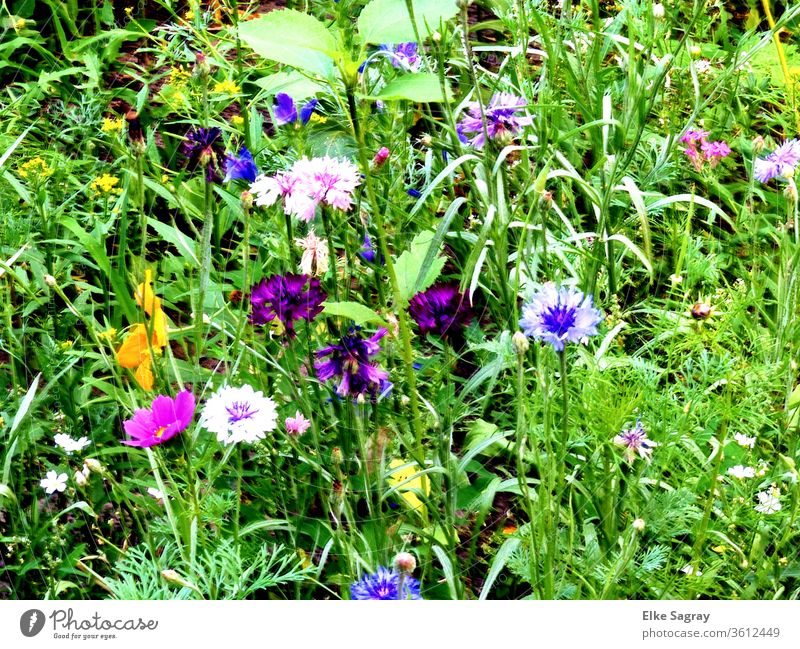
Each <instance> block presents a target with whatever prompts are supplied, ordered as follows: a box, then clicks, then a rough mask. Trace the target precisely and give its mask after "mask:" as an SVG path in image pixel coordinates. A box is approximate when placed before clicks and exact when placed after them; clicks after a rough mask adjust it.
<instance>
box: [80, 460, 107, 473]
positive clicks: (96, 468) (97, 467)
mask: <svg viewBox="0 0 800 649" xmlns="http://www.w3.org/2000/svg"><path fill="white" fill-rule="evenodd" d="M83 465H84V466H85V467H86V468H87V469H88V470H89V471H91V472H92V473H102V472H103V471H104V469H103V465H102V464H100V462H98V461H97V460H95V459H94V458H93V457H87V458H86V459H85V460H84V461H83Z"/></svg>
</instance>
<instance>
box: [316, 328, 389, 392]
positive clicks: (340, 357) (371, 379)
mask: <svg viewBox="0 0 800 649" xmlns="http://www.w3.org/2000/svg"><path fill="white" fill-rule="evenodd" d="M387 333H388V332H387V330H386V329H384V328H381V329H378V331H376V332H375V333H374V334H373V335H372V336H371V337H370V338H366V339H365V338H363V337H362V336H361V333H360V332H359V328H358V327H356V328H353V329H351V330H350V332H348V333H347V334H345V335H344V336H342V337H341V339H340V340H339V342H338V343H335V344H332V345H328V346H327V347H323V348H322V349H320V350H317V352H316V356H317V358H319V359H322V358H327V360H324V361H320V362H317V363H314V369H315V370H316V372H317V378H318V379H319V380H320V381H328V380H330V379H338V381H339V384H338V385H337V386H336V394H338V395H339V396H340V397H346V396H348V395H349V396H351V397H359V396H362V395H364V396H365V395H367V394H369V395H371V396H373V397H376V398H377V397H378V396H380V395H383V394H385V393H386V392H388V391H389V390H390V389H391V383H389V381H388V379H389V373H388V372H387V371H386V370H382V369H380V368H379V367H378V365H377V363H373V362H372V361H371V360H370V359H371V358H372V356H375V355H376V354H377V353H378V352H380V351H381V346H380V345H379V344H378V341H379V340H380V339H381V338H383V337H384V336H385V335H386V334H387Z"/></svg>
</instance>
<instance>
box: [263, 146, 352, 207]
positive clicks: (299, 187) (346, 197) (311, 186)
mask: <svg viewBox="0 0 800 649" xmlns="http://www.w3.org/2000/svg"><path fill="white" fill-rule="evenodd" d="M360 184H361V177H360V176H359V173H358V167H356V166H355V165H354V164H353V163H352V162H350V161H349V160H347V159H339V158H331V157H330V156H325V157H322V158H311V159H310V160H309V159H308V158H307V157H305V156H303V157H302V158H301V159H300V160H298V161H297V162H295V163H294V164H293V165H292V168H291V169H289V170H288V171H281V172H278V173H277V174H275V175H274V176H264V175H261V176H259V177H258V178H256V180H255V182H254V183H253V184H252V185H250V191H251V192H252V193H253V195H254V196H255V201H254V202H255V204H256V205H262V206H269V205H274V204H275V203H276V202H277V200H278V199H279V198H282V199H283V209H284V211H285V212H286V214H293V215H295V216H296V217H297V218H299V219H301V220H303V221H306V222H308V221H311V220H312V219H313V218H314V214H315V213H316V210H317V205H319V204H321V203H324V204H325V205H329V206H330V207H335V208H338V209H340V210H343V211H345V212H346V211H348V210H349V209H350V207H351V206H352V204H353V193H354V192H355V189H356V187H358V185H360Z"/></svg>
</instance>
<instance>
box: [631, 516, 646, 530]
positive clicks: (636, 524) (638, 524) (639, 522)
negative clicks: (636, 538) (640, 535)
mask: <svg viewBox="0 0 800 649" xmlns="http://www.w3.org/2000/svg"><path fill="white" fill-rule="evenodd" d="M644 526H645V523H644V519H643V518H637V519H636V520H635V521H633V529H635V530H636V531H637V532H643V531H644Z"/></svg>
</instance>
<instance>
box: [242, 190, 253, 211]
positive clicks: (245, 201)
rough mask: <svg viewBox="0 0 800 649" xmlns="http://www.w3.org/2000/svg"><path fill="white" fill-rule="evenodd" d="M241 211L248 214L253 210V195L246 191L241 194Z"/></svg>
mask: <svg viewBox="0 0 800 649" xmlns="http://www.w3.org/2000/svg"><path fill="white" fill-rule="evenodd" d="M241 199H242V209H243V210H244V211H245V212H248V211H250V210H252V209H253V194H252V193H250V192H249V191H248V190H246V189H245V190H244V191H243V192H242V197H241Z"/></svg>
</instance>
